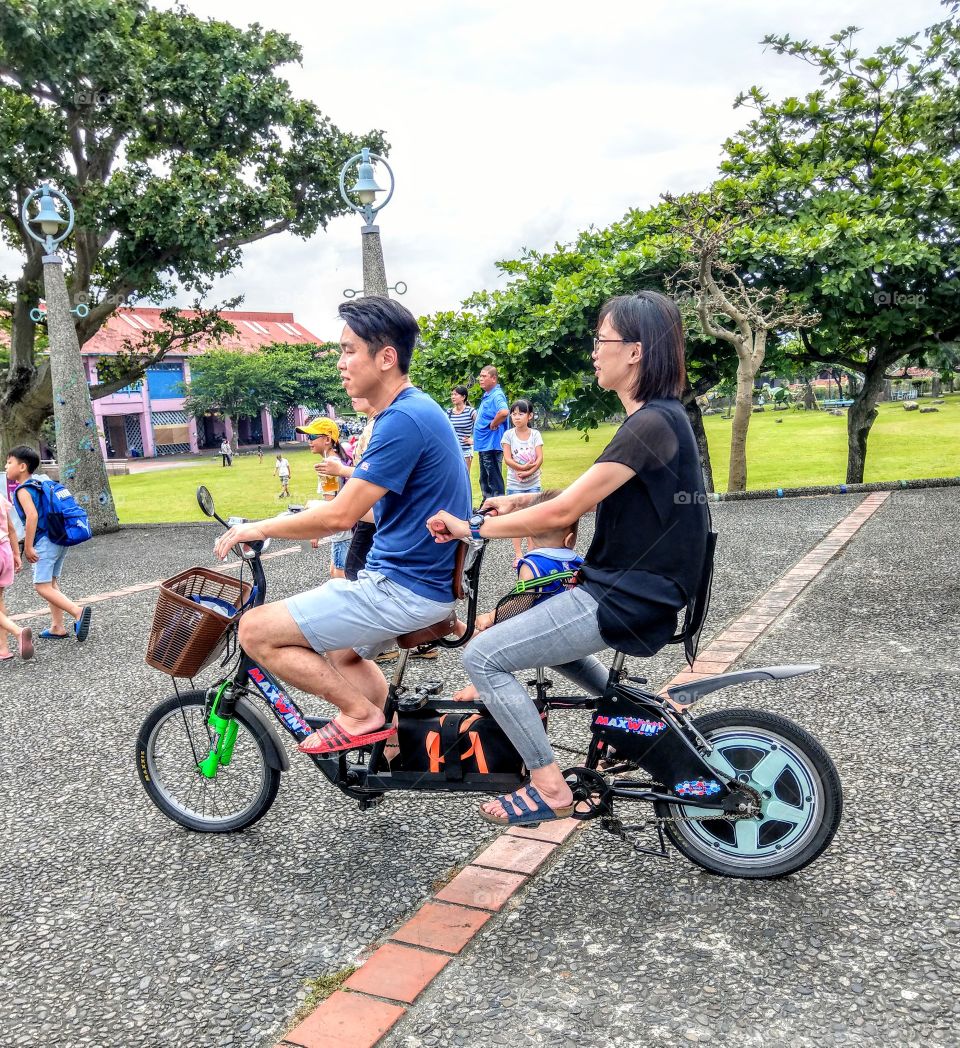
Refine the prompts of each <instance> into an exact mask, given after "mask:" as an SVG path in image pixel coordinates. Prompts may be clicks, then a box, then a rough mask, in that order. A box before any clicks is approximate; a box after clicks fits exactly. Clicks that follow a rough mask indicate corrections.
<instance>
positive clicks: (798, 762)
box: [655, 710, 843, 878]
mask: <svg viewBox="0 0 960 1048" xmlns="http://www.w3.org/2000/svg"><path fill="white" fill-rule="evenodd" d="M694 724H695V725H696V727H697V730H698V731H699V732H700V733H701V734H702V735H703V736H704V737H705V738H706V739H708V740H709V741H710V743H711V745H712V746H713V752H712V753H710V754H709V755H708V756H707V757H705V760H706V762H707V764H710V765H712V766H713V767H714V768H717V769H718V770H719V771H721V772H723V774H724V776H730V777H732V778H734V779H736V780H738V781H739V782H742V783H743V784H744V785H745V786H748V787H750V788H751V789H752V790H753V791H755V793H756V794H757V795H758V796H759V797H760V810H761V815H760V817H759V818H755V819H741V820H737V821H727V820H724V819H710V818H704V816H708V815H709V809H707V808H692V807H682V806H680V805H678V804H667V803H664V802H662V801H661V802H658V803H657V805H655V809H656V813H657V815H658V816H661V817H667V818H670V819H671V820H673V821H671V822H668V823H666V824H665V829H666V832H667V836H668V837H669V838H670V840H671V842H672V843H673V845H674V846H675V847H676V848H677V850H678V851H680V852H682V853H683V854H684V855H685V856H686V857H687V858H688V859H689V860H690V861H691V862H694V863H696V864H697V865H698V866H701V867H703V869H705V870H709V871H710V872H711V873H717V874H720V875H721V876H724V877H748V878H776V877H785V876H786V875H787V874H790V873H796V872H797V871H798V870H802V869H803V868H804V866H807V865H809V864H810V863H811V862H813V860H814V859H816V858H817V857H818V856H819V855H820V854H821V853H822V852H823V851H824V850H825V849H826V848H827V847H828V846H829V844H830V842H831V841H832V840H833V836H834V834H835V833H836V832H837V827H838V826H839V825H840V817H841V814H842V811H843V790H842V787H841V785H840V776H839V775H838V774H837V769H836V767H835V766H834V764H833V761H832V760H831V759H830V757H829V756H828V754H827V752H826V751H825V750H824V748H823V747H822V746H821V745H820V743H819V742H817V740H816V739H815V738H814V737H813V736H812V735H811V734H810V733H809V732H807V731H804V729H803V728H801V727H800V726H799V725H798V724H794V723H793V721H790V720H787V718H786V717H781V716H778V715H777V714H774V713H767V712H765V711H762V710H719V711H717V712H716V713H708V714H706V715H705V716H703V717H699V718H697V720H696V721H694ZM688 816H694V818H693V819H690V818H688ZM697 816H699V819H697V818H696V817H697Z"/></svg>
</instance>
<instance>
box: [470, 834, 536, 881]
mask: <svg viewBox="0 0 960 1048" xmlns="http://www.w3.org/2000/svg"><path fill="white" fill-rule="evenodd" d="M555 849H556V845H555V844H550V843H548V842H547V841H534V840H524V839H523V838H522V837H514V836H512V835H511V834H509V833H505V834H504V835H503V836H502V837H498V838H497V839H496V840H495V841H494V842H493V844H491V845H490V846H489V847H488V848H485V849H484V850H483V851H482V852H481V853H480V854H479V855H478V856H477V857H476V858H475V859H474V860H473V862H474V865H475V866H492V867H493V868H494V869H496V870H512V871H513V872H514V873H533V872H534V871H535V870H538V869H539V868H540V867H541V866H542V865H543V864H544V863H545V862H546V861H547V859H549V858H550V856H551V855H552V854H553V853H554V851H555Z"/></svg>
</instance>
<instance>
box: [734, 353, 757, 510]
mask: <svg viewBox="0 0 960 1048" xmlns="http://www.w3.org/2000/svg"><path fill="white" fill-rule="evenodd" d="M762 359H763V358H762V356H761V360H762ZM756 373H757V372H756V369H755V368H752V367H751V365H750V362H749V361H748V360H745V359H744V358H743V357H740V363H739V364H738V365H737V407H736V410H735V411H734V413H733V427H732V429H731V431H730V470H729V473H728V475H727V491H746V490H747V430H748V428H749V426H750V416H751V414H752V413H753V380H754V377H755V376H756Z"/></svg>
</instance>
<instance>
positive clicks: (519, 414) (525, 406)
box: [502, 400, 543, 568]
mask: <svg viewBox="0 0 960 1048" xmlns="http://www.w3.org/2000/svg"><path fill="white" fill-rule="evenodd" d="M532 421H533V405H532V404H531V403H530V401H529V400H515V401H514V402H513V403H512V404H511V405H510V426H511V428H510V429H508V430H507V432H506V433H504V435H503V444H502V447H503V457H504V460H505V461H506V463H507V494H508V495H526V494H531V495H532V494H535V493H537V492H539V491H541V490H542V489H541V484H540V469H541V466H542V465H543V437H542V436H541V435H540V430H538V429H533V427H532V426H531V425H530V423H531V422H532ZM532 542H533V539H532V538H531V537H530V536H529V535H528V536H527V549H531V548H532V545H531V544H532ZM513 552H514V555H515V559H514V562H513V566H514V568H516V566H517V564H518V563H519V562H520V558H521V557H522V556H523V539H519V538H514V539H513Z"/></svg>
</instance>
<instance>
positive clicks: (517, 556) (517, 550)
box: [512, 539, 523, 569]
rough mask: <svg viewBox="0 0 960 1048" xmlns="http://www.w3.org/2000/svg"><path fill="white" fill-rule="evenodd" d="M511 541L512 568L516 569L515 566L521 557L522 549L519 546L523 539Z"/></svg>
mask: <svg viewBox="0 0 960 1048" xmlns="http://www.w3.org/2000/svg"><path fill="white" fill-rule="evenodd" d="M512 541H513V567H514V569H516V567H517V564H518V563H519V561H520V558H521V557H522V556H523V547H522V545H521V543H522V542H523V539H513V540H512Z"/></svg>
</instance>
